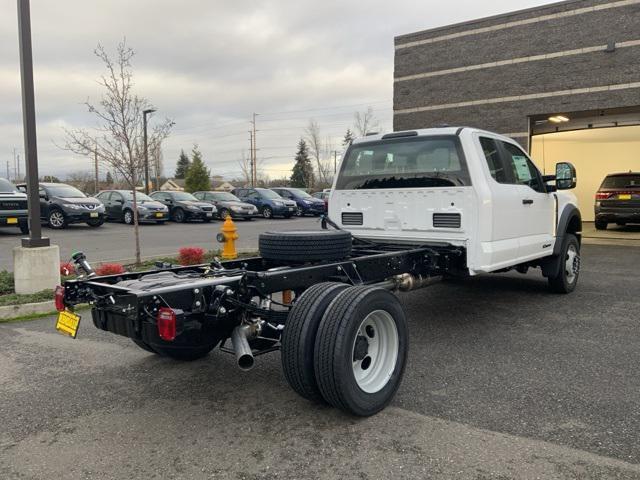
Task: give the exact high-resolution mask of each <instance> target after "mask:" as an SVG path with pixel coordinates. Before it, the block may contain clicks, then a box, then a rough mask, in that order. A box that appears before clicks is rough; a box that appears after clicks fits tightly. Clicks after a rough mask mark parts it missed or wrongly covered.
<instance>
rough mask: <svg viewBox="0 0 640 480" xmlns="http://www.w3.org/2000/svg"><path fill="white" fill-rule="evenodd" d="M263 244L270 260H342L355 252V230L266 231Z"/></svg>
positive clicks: (260, 238) (260, 241) (261, 244)
mask: <svg viewBox="0 0 640 480" xmlns="http://www.w3.org/2000/svg"><path fill="white" fill-rule="evenodd" d="M259 248H260V255H261V256H262V257H264V258H267V259H270V260H285V261H297V262H312V261H319V260H339V259H342V258H346V257H348V256H349V255H350V254H351V234H350V233H349V232H345V231H344V230H294V231H290V232H265V233H262V234H260V237H259Z"/></svg>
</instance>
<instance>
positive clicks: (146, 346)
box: [131, 338, 158, 355]
mask: <svg viewBox="0 0 640 480" xmlns="http://www.w3.org/2000/svg"><path fill="white" fill-rule="evenodd" d="M131 341H132V342H133V343H135V344H136V345H137V346H139V347H140V348H141V349H143V350H145V351H147V352H149V353H155V354H156V355H157V354H158V353H157V352H156V351H155V350H154V349H153V348H151V346H150V345H149V344H148V343H146V342H143V341H142V340H138V339H137V338H132V339H131Z"/></svg>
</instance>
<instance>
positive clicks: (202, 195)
mask: <svg viewBox="0 0 640 480" xmlns="http://www.w3.org/2000/svg"><path fill="white" fill-rule="evenodd" d="M193 196H194V197H196V198H197V199H198V200H201V201H203V202H207V203H210V204H212V205H215V207H216V208H217V209H218V218H221V219H223V220H224V219H225V218H227V217H228V216H229V215H231V218H243V219H245V220H251V219H252V218H253V217H255V216H257V215H259V213H258V209H257V208H256V207H255V206H254V205H251V204H250V203H245V202H243V201H241V200H240V199H239V198H238V197H236V196H235V195H234V194H233V193H229V192H210V191H209V192H195V193H194V194H193Z"/></svg>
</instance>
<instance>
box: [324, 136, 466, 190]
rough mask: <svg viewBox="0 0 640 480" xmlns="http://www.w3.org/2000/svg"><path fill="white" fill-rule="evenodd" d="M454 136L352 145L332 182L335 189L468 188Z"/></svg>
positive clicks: (461, 157)
mask: <svg viewBox="0 0 640 480" xmlns="http://www.w3.org/2000/svg"><path fill="white" fill-rule="evenodd" d="M470 184H471V182H470V179H469V173H468V170H467V167H466V163H465V159H464V154H463V152H462V147H461V145H460V141H459V139H458V137H456V136H438V137H413V138H399V139H389V140H381V141H376V142H367V143H358V144H354V145H352V146H351V147H350V148H349V150H348V151H347V154H346V156H345V159H344V161H343V162H342V166H341V169H340V174H339V176H338V180H337V182H336V188H337V189H338V190H367V189H397V188H421V187H455V186H465V185H470Z"/></svg>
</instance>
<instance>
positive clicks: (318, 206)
mask: <svg viewBox="0 0 640 480" xmlns="http://www.w3.org/2000/svg"><path fill="white" fill-rule="evenodd" d="M271 190H273V191H274V192H276V193H277V194H278V195H280V196H281V197H282V198H286V199H288V200H293V201H294V202H296V205H297V209H298V210H297V211H296V215H298V216H299V217H304V216H305V215H315V216H318V215H322V214H323V213H326V208H325V204H324V200H320V199H319V198H314V197H312V196H311V195H309V194H308V193H307V192H305V191H304V190H300V189H299V188H290V187H275V188H272V189H271Z"/></svg>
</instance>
